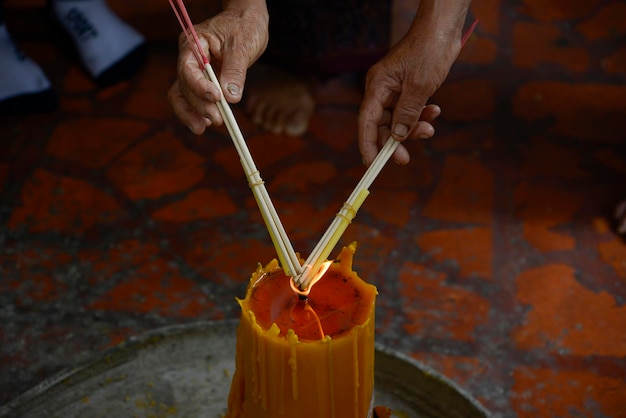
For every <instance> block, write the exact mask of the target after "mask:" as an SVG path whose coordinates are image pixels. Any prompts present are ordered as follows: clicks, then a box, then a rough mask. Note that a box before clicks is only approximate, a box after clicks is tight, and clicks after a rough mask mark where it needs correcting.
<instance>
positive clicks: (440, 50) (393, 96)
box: [358, 24, 461, 165]
mask: <svg viewBox="0 0 626 418" xmlns="http://www.w3.org/2000/svg"><path fill="white" fill-rule="evenodd" d="M413 27H414V29H413V30H412V31H410V32H409V34H407V35H406V36H405V37H404V38H402V39H401V40H400V41H399V42H398V43H397V44H396V45H395V46H394V47H393V48H392V49H391V51H390V52H389V53H388V54H387V55H386V56H385V57H383V59H382V60H380V61H379V62H378V63H376V64H375V65H374V66H372V68H370V70H369V71H368V73H367V77H366V85H365V95H364V98H363V102H362V104H361V108H360V110H359V120H358V129H359V150H360V151H361V156H362V157H363V162H364V163H365V164H366V165H370V164H371V163H372V161H373V160H374V158H375V157H376V154H378V150H379V149H380V147H381V146H382V144H384V143H385V142H386V140H387V139H388V138H389V136H393V138H394V139H395V140H397V141H404V140H405V139H409V138H410V139H423V138H430V137H432V136H433V135H434V127H433V126H432V122H433V121H434V119H435V118H436V117H437V116H439V114H440V112H441V109H439V107H438V106H432V105H431V106H426V102H427V101H428V100H429V99H430V97H431V96H432V95H433V94H434V93H435V91H436V90H437V89H438V88H439V87H440V86H441V84H442V83H443V82H444V80H445V79H446V77H447V75H448V73H449V71H450V68H451V67H452V64H453V63H454V61H455V60H456V57H457V56H458V54H459V51H460V49H461V40H460V31H449V33H448V34H442V33H441V31H440V30H435V29H431V30H429V25H428V24H423V25H419V24H418V25H414V26H413ZM393 159H394V160H395V161H396V162H397V163H399V164H407V163H408V162H409V159H410V156H409V153H408V151H407V150H406V148H405V147H404V146H403V145H402V144H400V146H398V148H397V149H396V152H395V153H394V155H393Z"/></svg>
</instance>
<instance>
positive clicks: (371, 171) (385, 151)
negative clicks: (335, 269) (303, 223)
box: [294, 137, 400, 290]
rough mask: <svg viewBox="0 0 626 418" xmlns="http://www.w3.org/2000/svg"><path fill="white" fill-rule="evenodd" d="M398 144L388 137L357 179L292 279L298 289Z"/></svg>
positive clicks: (349, 219)
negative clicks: (297, 274) (339, 208)
mask: <svg viewBox="0 0 626 418" xmlns="http://www.w3.org/2000/svg"><path fill="white" fill-rule="evenodd" d="M399 144H400V143H399V142H398V141H396V140H395V139H393V138H392V137H389V139H388V140H387V142H386V143H385V145H384V146H383V147H382V148H381V150H380V152H379V153H378V155H377V156H376V158H375V159H374V161H373V162H372V164H371V165H370V166H369V167H368V169H367V171H366V172H365V174H363V177H362V178H361V181H359V183H358V184H357V185H356V187H355V188H354V190H353V191H352V193H351V194H350V196H349V197H348V200H346V202H345V203H344V204H343V206H342V207H341V210H339V212H337V215H336V216H335V218H334V219H333V222H332V223H331V224H330V226H329V227H328V229H327V230H326V232H325V233H324V235H323V236H322V238H321V239H320V241H319V242H318V243H317V245H316V246H315V248H313V251H311V254H310V255H309V258H307V259H306V261H305V262H304V267H303V269H302V274H300V275H299V276H296V277H295V279H294V281H295V282H296V285H297V286H298V287H299V288H300V289H302V290H306V289H307V288H308V287H309V284H310V283H311V281H312V280H313V277H312V276H311V272H315V271H317V270H318V268H319V265H320V264H321V263H322V262H324V260H326V259H327V258H328V256H329V255H330V253H331V251H332V250H333V248H335V245H337V242H339V239H340V238H341V236H342V235H343V233H344V232H345V230H346V228H348V225H350V222H352V219H354V217H355V216H356V213H357V211H358V210H359V208H360V207H361V205H362V204H363V202H364V201H365V199H366V198H367V196H368V195H369V190H368V189H369V187H370V186H371V185H372V183H373V182H374V180H375V179H376V177H377V176H378V174H379V173H380V172H381V170H382V169H383V167H384V166H385V164H386V163H387V161H388V160H389V158H390V157H391V155H393V153H394V151H395V150H396V148H398V145H399Z"/></svg>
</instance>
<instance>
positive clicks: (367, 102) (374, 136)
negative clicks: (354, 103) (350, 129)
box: [358, 88, 385, 166]
mask: <svg viewBox="0 0 626 418" xmlns="http://www.w3.org/2000/svg"><path fill="white" fill-rule="evenodd" d="M379 97H382V96H379V95H377V92H376V90H375V89H370V88H366V91H365V96H364V98H363V102H362V103H361V109H360V110H359V117H358V132H359V134H358V135H359V151H360V153H361V157H362V159H363V163H364V164H365V165H366V166H369V165H370V164H371V163H372V161H374V158H375V157H376V154H378V149H379V148H378V146H377V142H378V127H379V126H380V124H381V121H382V120H383V114H384V112H385V108H384V105H383V103H382V102H381V101H380V100H379V99H378V98H379Z"/></svg>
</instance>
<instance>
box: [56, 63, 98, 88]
mask: <svg viewBox="0 0 626 418" xmlns="http://www.w3.org/2000/svg"><path fill="white" fill-rule="evenodd" d="M95 88H96V86H95V84H94V82H93V81H92V80H91V78H89V75H88V74H87V73H86V71H85V70H83V69H82V68H80V67H78V64H77V63H73V64H72V65H71V66H70V67H69V68H68V70H67V73H66V74H65V78H64V79H63V91H64V92H65V93H87V92H90V91H94V89H95Z"/></svg>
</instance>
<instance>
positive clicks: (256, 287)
mask: <svg viewBox="0 0 626 418" xmlns="http://www.w3.org/2000/svg"><path fill="white" fill-rule="evenodd" d="M355 248H356V245H355V244H352V245H350V246H348V247H345V248H343V250H342V251H341V253H340V254H339V257H338V258H337V261H336V262H334V263H332V265H331V266H330V268H329V269H328V271H327V272H326V273H325V274H324V276H323V277H322V279H321V280H320V281H319V282H317V283H316V284H315V285H314V286H312V287H311V289H310V293H309V294H308V300H305V299H304V298H303V297H301V296H299V295H298V294H297V293H296V292H294V290H293V289H292V287H291V286H290V278H289V277H286V276H285V275H284V273H283V271H282V270H281V269H280V268H279V266H278V263H277V262H276V260H273V261H272V262H270V263H269V264H268V265H267V266H266V267H265V268H262V267H260V266H259V268H257V271H256V272H255V273H253V275H252V277H251V279H250V284H249V285H248V289H247V292H246V297H245V299H243V300H238V302H239V304H240V306H241V310H242V314H241V319H240V323H239V328H238V330H237V353H236V370H235V374H234V376H233V381H232V385H231V389H230V395H229V398H228V413H227V415H226V417H227V418H322V417H323V418H367V417H369V416H370V414H371V410H372V401H373V390H374V325H375V324H374V311H375V309H374V307H375V300H376V294H377V291H376V288H375V287H374V286H372V285H370V284H367V283H365V282H364V281H363V280H361V279H360V278H359V277H358V276H357V274H356V273H355V272H354V271H352V258H353V255H354V251H355Z"/></svg>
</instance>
